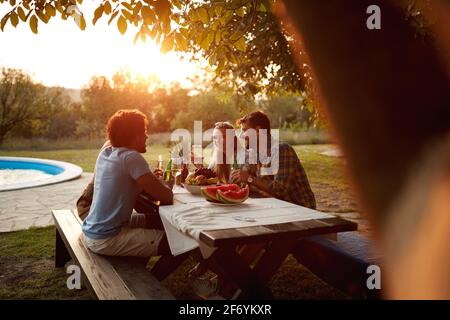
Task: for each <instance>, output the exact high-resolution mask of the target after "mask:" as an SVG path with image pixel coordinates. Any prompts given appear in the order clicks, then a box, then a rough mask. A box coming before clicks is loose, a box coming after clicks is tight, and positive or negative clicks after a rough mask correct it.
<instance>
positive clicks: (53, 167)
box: [0, 157, 83, 192]
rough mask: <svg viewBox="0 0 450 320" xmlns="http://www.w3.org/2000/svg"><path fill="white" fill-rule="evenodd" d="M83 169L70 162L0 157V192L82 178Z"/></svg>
mask: <svg viewBox="0 0 450 320" xmlns="http://www.w3.org/2000/svg"><path fill="white" fill-rule="evenodd" d="M82 172H83V169H81V168H80V167H78V166H76V165H73V164H71V163H68V162H62V161H55V160H48V159H38V158H21V157H0V192H2V191H10V190H18V189H24V188H32V187H38V186H43V185H48V184H54V183H60V182H64V181H68V180H72V179H76V178H78V177H80V176H81V173H82Z"/></svg>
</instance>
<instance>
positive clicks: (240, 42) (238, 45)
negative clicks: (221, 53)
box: [234, 37, 247, 52]
mask: <svg viewBox="0 0 450 320" xmlns="http://www.w3.org/2000/svg"><path fill="white" fill-rule="evenodd" d="M234 45H235V47H236V48H237V49H238V50H240V51H242V52H245V51H247V43H246V42H245V38H244V37H241V38H240V39H239V40H238V41H237V42H235V43H234Z"/></svg>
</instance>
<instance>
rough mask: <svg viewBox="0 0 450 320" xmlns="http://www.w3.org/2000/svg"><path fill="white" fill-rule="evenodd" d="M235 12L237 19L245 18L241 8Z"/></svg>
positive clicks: (243, 10)
mask: <svg viewBox="0 0 450 320" xmlns="http://www.w3.org/2000/svg"><path fill="white" fill-rule="evenodd" d="M235 12H236V14H237V15H238V16H239V17H241V18H243V17H244V16H245V9H244V8H243V7H240V8H239V9H237V10H236V11H235Z"/></svg>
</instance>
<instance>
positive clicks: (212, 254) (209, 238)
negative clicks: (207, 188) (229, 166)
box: [159, 186, 357, 298]
mask: <svg viewBox="0 0 450 320" xmlns="http://www.w3.org/2000/svg"><path fill="white" fill-rule="evenodd" d="M159 212H160V216H161V220H162V222H163V225H164V229H165V231H166V234H167V238H168V242H169V246H170V249H171V251H172V254H173V255H174V256H176V255H180V254H182V253H185V252H189V251H191V250H194V249H197V248H198V249H200V251H201V253H202V255H203V258H204V259H205V263H207V265H208V267H209V268H210V269H211V270H213V271H214V272H215V273H217V274H218V275H219V276H220V277H223V279H226V280H227V281H231V282H233V283H234V284H235V285H236V286H237V287H238V288H239V289H240V291H241V297H248V298H270V297H271V294H270V290H269V289H268V283H269V281H270V279H271V278H272V276H273V275H274V274H275V272H276V271H277V270H278V268H279V267H280V266H281V264H282V263H283V261H284V260H285V259H286V257H287V256H288V255H289V253H291V252H292V249H293V247H294V245H295V243H296V242H297V241H298V240H299V239H301V238H303V237H307V236H316V235H333V234H336V233H338V232H345V231H353V230H356V229H357V224H356V223H354V222H350V221H347V220H344V219H341V218H337V217H335V216H332V215H329V214H327V213H323V212H320V211H317V210H312V209H309V208H305V207H301V206H298V205H294V204H292V203H289V202H286V201H282V200H279V199H276V198H249V199H247V200H246V201H245V202H244V203H242V204H239V205H233V206H222V205H216V204H212V203H209V202H207V201H206V200H205V199H204V198H203V197H202V196H201V195H193V194H190V193H188V192H187V191H186V190H185V189H184V188H182V187H179V186H175V188H174V204H173V205H169V206H161V207H160V209H159ZM253 243H264V244H265V248H264V251H263V253H262V255H261V257H260V258H259V259H258V260H257V262H256V264H254V265H253V266H249V264H248V263H247V262H246V261H245V257H242V256H241V255H239V253H238V252H237V250H236V248H237V247H238V246H242V245H249V244H253Z"/></svg>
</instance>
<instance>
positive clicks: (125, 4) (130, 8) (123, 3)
mask: <svg viewBox="0 0 450 320" xmlns="http://www.w3.org/2000/svg"><path fill="white" fill-rule="evenodd" d="M121 4H122V6H124V7H125V8H127V9H128V10H130V11H131V10H133V7H132V6H131V4H129V3H127V2H125V1H122V2H121Z"/></svg>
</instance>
